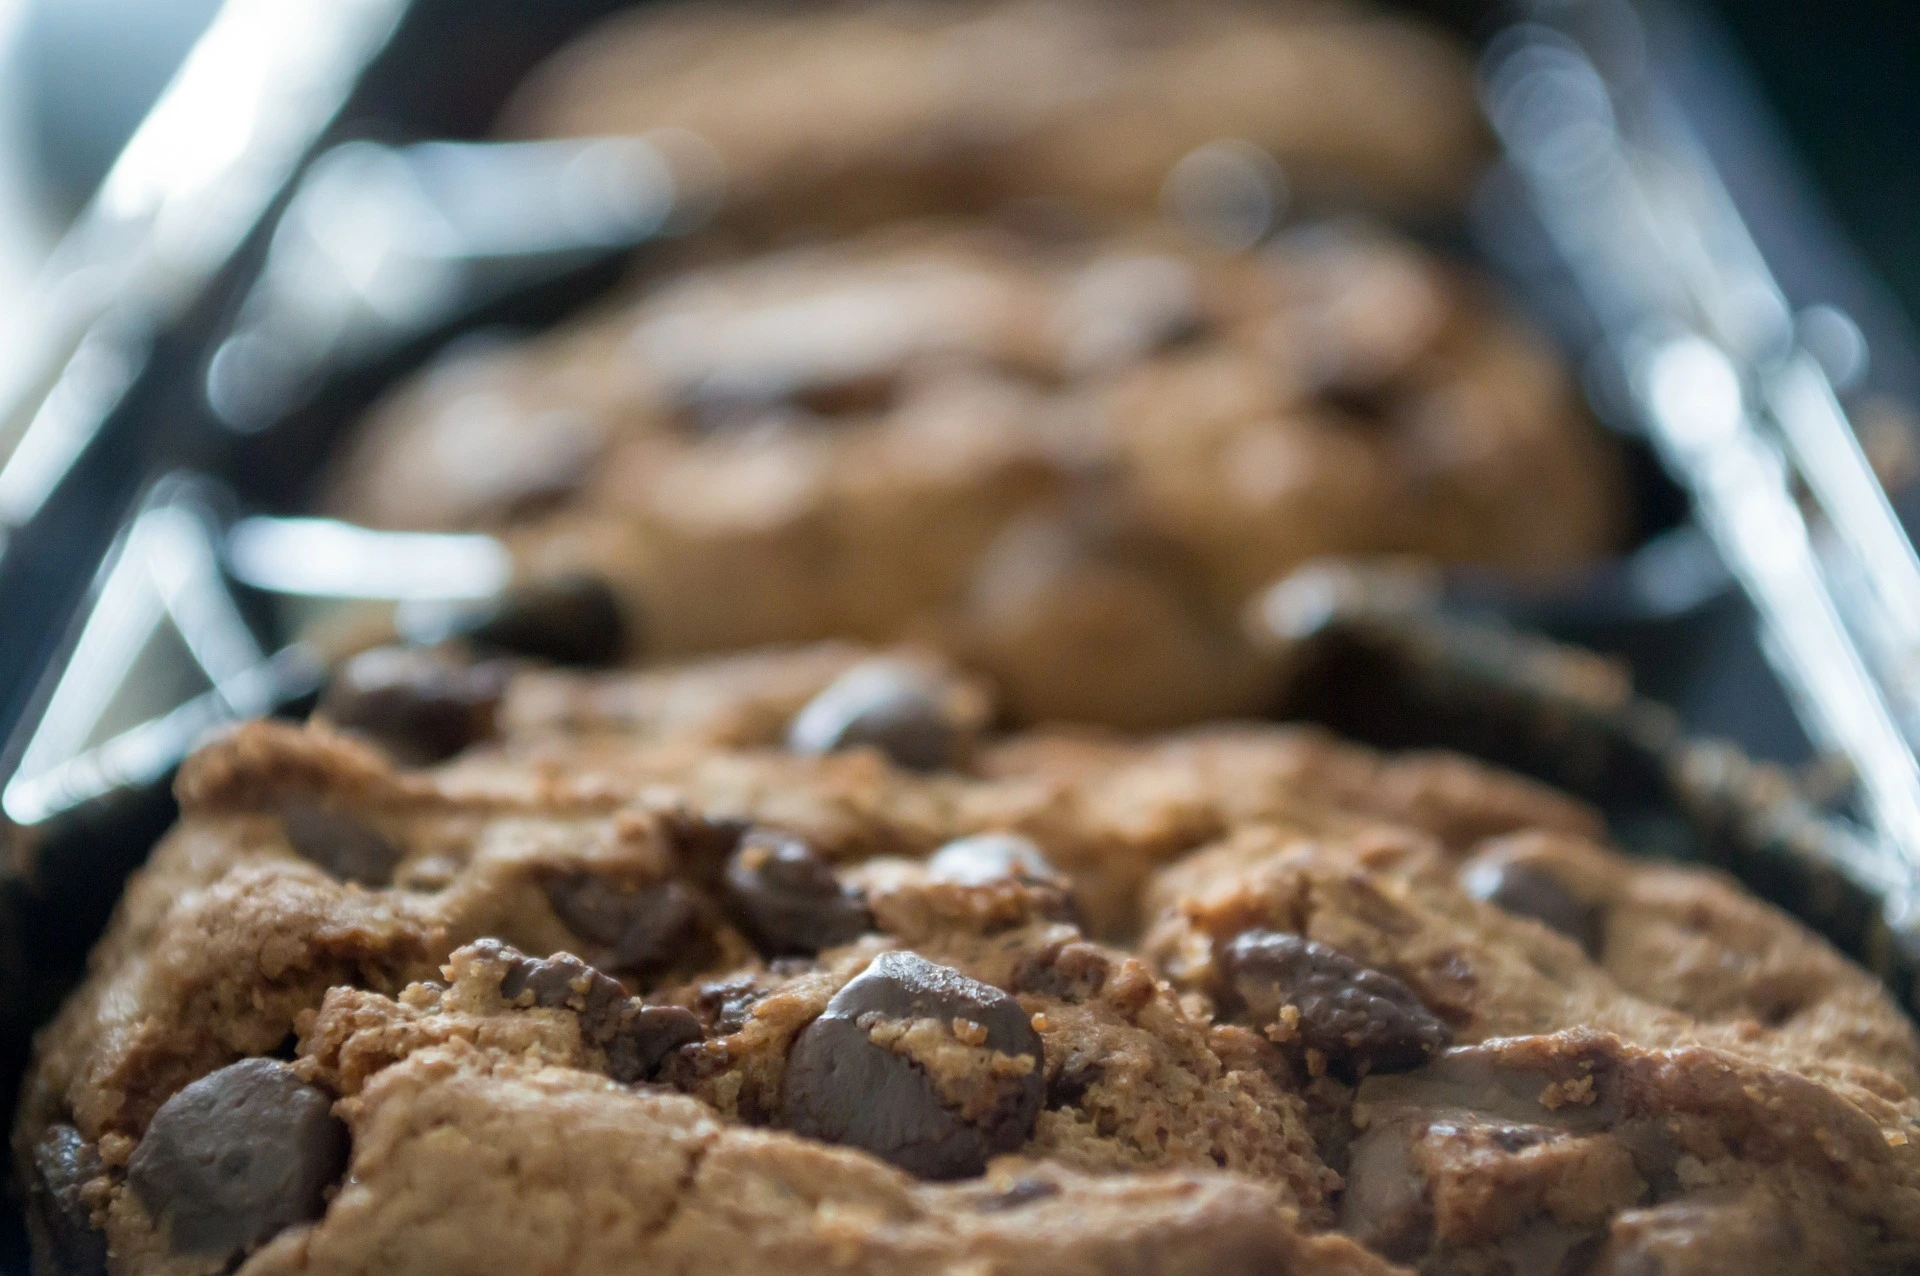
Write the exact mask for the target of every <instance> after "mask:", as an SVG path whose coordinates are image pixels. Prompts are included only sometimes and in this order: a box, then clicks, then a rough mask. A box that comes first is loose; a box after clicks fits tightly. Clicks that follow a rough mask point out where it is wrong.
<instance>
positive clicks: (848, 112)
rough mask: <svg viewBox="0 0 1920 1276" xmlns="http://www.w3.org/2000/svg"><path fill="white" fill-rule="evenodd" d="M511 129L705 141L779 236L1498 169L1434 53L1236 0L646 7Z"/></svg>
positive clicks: (533, 97) (711, 170) (537, 86)
mask: <svg viewBox="0 0 1920 1276" xmlns="http://www.w3.org/2000/svg"><path fill="white" fill-rule="evenodd" d="M506 126H507V129H508V131H509V132H511V133H516V134H519V135H561V136H576V135H588V136H591V135H595V134H603V133H651V134H653V135H654V136H656V137H660V138H661V139H662V141H663V142H664V143H665V145H666V147H667V150H668V153H669V154H670V155H674V156H676V157H679V158H682V159H683V160H688V159H690V158H691V157H690V156H688V154H687V152H688V148H689V145H690V142H691V139H698V144H699V146H700V150H701V152H702V154H703V156H704V162H703V163H698V164H692V163H690V164H688V166H687V169H686V172H685V173H684V174H683V175H684V176H686V177H688V178H691V179H692V180H695V181H702V180H713V179H717V184H718V186H719V188H720V194H721V197H722V199H723V200H724V201H725V203H726V205H727V206H728V208H729V215H730V217H731V219H732V220H733V221H734V222H735V223H736V224H745V225H748V226H750V227H753V228H755V229H758V230H761V231H765V232H774V233H778V232H781V231H792V230H794V229H796V228H804V229H818V228H821V227H846V226H850V225H858V224H870V223H872V222H875V221H878V220H882V219H885V218H890V217H899V216H903V215H911V214H915V213H927V212H943V211H945V212H952V211H970V212H981V211H988V210H991V209H994V208H996V207H999V206H1003V205H1006V204H1008V203H1012V202H1017V201H1035V200H1042V199H1045V200H1058V201H1062V202H1065V203H1068V204H1071V205H1074V206H1077V207H1078V208H1080V209H1082V210H1090V211H1094V212H1100V213H1111V214H1117V215H1120V216H1122V217H1128V216H1133V217H1137V216H1139V215H1141V214H1147V213H1152V212H1154V211H1155V209H1156V207H1158V206H1159V205H1161V204H1162V203H1163V202H1170V203H1173V204H1175V205H1176V206H1177V205H1181V204H1183V203H1187V202H1190V201H1198V202H1200V203H1202V204H1205V203H1206V202H1208V200H1209V199H1212V200H1226V201H1229V202H1231V201H1233V200H1234V199H1235V198H1236V197H1237V198H1238V199H1239V200H1240V201H1242V202H1245V201H1247V200H1249V199H1251V200H1256V201H1257V200H1259V199H1261V198H1263V197H1264V198H1265V199H1268V200H1272V201H1275V202H1278V201H1280V200H1284V199H1285V197H1286V192H1287V191H1288V190H1291V191H1294V192H1298V193H1301V194H1304V195H1306V196H1309V197H1316V198H1320V199H1348V200H1350V199H1355V198H1358V199H1361V200H1363V201H1365V202H1370V203H1379V202H1385V203H1388V204H1393V205H1397V206H1400V207H1411V208H1419V207H1434V206H1445V205H1449V204H1452V203H1454V202H1455V201H1457V200H1458V199H1459V198H1460V196H1461V195H1462V194H1463V193H1464V192H1465V190H1466V189H1467V187H1468V185H1469V183H1470V181H1471V179H1472V177H1473V175H1474V173H1475V172H1476V171H1477V169H1478V168H1479V166H1480V164H1481V162H1482V161H1483V160H1484V158H1485V153H1486V150H1487V147H1486V135H1485V130H1484V126H1483V125H1482V123H1481V121H1480V116H1479V112H1478V110H1477V108H1476V106H1475V102H1474V95H1473V84H1472V78H1471V76H1470V74H1469V72H1468V67H1467V63H1466V59H1465V57H1464V56H1462V54H1461V52H1460V51H1459V50H1457V49H1456V48H1454V47H1453V46H1452V45H1450V44H1448V43H1447V42H1446V41H1445V40H1444V39H1442V38H1440V37H1439V36H1437V35H1436V34H1434V33H1432V32H1430V31H1427V30H1424V29H1421V28H1418V27H1415V26H1413V25H1411V24H1409V23H1405V22H1401V21H1396V20H1389V19H1387V18H1384V17H1381V16H1379V15H1375V14H1371V13H1367V12H1364V11H1360V12H1356V11H1355V10H1352V9H1340V8H1336V7H1334V6H1331V5H1322V4H1313V3H1308V4H1296V3H1250V4H1242V3H1233V2H1232V0H1228V2H1227V3H1219V2H1217V0H1185V2H1178V3H1176V2H1171V0H1015V2H1013V3H975V2H970V0H960V2H958V3H943V4H939V5H923V4H911V3H880V4H824V5H805V6H775V5H711V4H677V5H656V6H648V7H646V8H644V9H640V10H637V11H635V12H633V13H632V14H629V15H623V16H621V17H619V18H616V19H615V20H614V21H612V22H611V23H609V24H607V25H606V26H604V27H602V28H600V29H598V30H595V31H593V32H590V33H589V34H588V35H587V36H585V37H584V38H582V39H581V40H580V41H579V42H577V43H576V44H575V45H573V46H572V47H570V48H568V49H566V50H564V51H562V52H561V53H560V54H559V55H558V56H557V57H556V58H554V59H553V60H552V61H551V62H549V63H548V64H547V65H546V66H545V67H544V68H542V69H541V70H540V71H538V72H536V73H535V75H534V77H533V79H532V81H531V82H530V83H529V84H528V85H527V86H526V87H525V88H524V89H523V90H522V91H521V93H520V96H519V98H518V100H517V101H516V102H514V103H513V104H512V105H511V106H510V107H509V108H508V111H507V118H506ZM1223 142H1224V143H1225V145H1224V146H1222V145H1219V144H1221V143H1223ZM1210 145H1213V146H1214V149H1213V150H1211V151H1209V150H1201V148H1203V147H1208V146H1210ZM1196 151H1200V154H1199V155H1198V156H1195V155H1194V153H1195V152H1196ZM1190 156H1193V157H1194V158H1191V159H1189V158H1188V157H1190ZM1183 159H1186V160H1187V163H1186V164H1185V166H1181V161H1182V160H1183ZM1223 170H1224V171H1223ZM1269 170H1271V171H1269ZM1170 176H1171V181H1170ZM1249 184H1252V188H1251V189H1243V188H1245V187H1247V186H1248V185H1249Z"/></svg>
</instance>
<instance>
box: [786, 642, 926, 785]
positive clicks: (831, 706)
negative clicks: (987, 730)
mask: <svg viewBox="0 0 1920 1276" xmlns="http://www.w3.org/2000/svg"><path fill="white" fill-rule="evenodd" d="M962 743H963V741H962V738H961V731H960V728H959V726H958V724H956V723H955V722H954V721H953V718H952V716H951V715H950V714H949V713H948V711H947V706H946V703H945V697H944V696H942V695H941V691H940V687H939V686H938V685H937V684H936V683H935V682H934V681H933V680H932V679H931V678H929V677H928V676H927V675H926V674H923V673H921V672H920V671H919V670H916V669H914V668H913V667H912V666H911V665H905V664H902V663H900V662H899V661H895V660H869V661H867V662H865V663H863V664H859V665H855V666H854V667H853V668H851V669H849V670H847V672H845V673H843V674H841V675H840V677H839V678H837V679H835V680H834V682H833V683H832V684H831V685H830V686H828V687H827V689H826V690H824V691H822V692H821V693H820V694H819V695H817V696H815V697H814V698H813V699H812V700H810V701H808V703H807V706H806V708H804V709H802V710H801V711H800V712H799V713H798V714H796V715H795V716H794V719H793V725H792V726H791V727H789V728H788V730H787V747H788V748H790V749H792V750H793V751H794V752H796V753H810V754H820V753H832V752H835V751H837V750H840V749H858V748H873V749H878V750H879V751H880V752H882V753H884V754H885V755H886V756H887V757H888V759H890V760H891V761H892V762H893V763H894V765H895V766H900V767H905V768H906V769H908V770H910V771H938V770H942V769H944V768H948V767H952V766H953V765H954V764H955V763H956V762H957V761H958V760H959V757H960V753H961V745H962Z"/></svg>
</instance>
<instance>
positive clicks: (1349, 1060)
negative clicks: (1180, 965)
mask: <svg viewBox="0 0 1920 1276" xmlns="http://www.w3.org/2000/svg"><path fill="white" fill-rule="evenodd" d="M1223 964H1224V965H1225V968H1226V971H1227V975H1228V976H1229V978H1231V979H1232V981H1233V987H1234V991H1235V992H1237V993H1238V994H1239V996H1240V999H1241V1000H1242V1001H1244V1002H1245V1003H1246V1006H1247V1009H1248V1010H1249V1011H1251V1012H1252V1014H1253V1016H1254V1018H1255V1019H1257V1020H1259V1021H1260V1022H1262V1023H1263V1024H1271V1023H1278V1024H1280V1025H1281V1027H1282V1028H1286V1029H1290V1031H1291V1035H1290V1036H1288V1035H1282V1036H1281V1037H1280V1038H1279V1039H1280V1040H1281V1041H1282V1043H1283V1044H1288V1043H1289V1042H1298V1043H1299V1045H1301V1046H1302V1047H1304V1048H1305V1049H1307V1050H1311V1051H1319V1052H1320V1053H1321V1054H1322V1055H1323V1056H1325V1058H1326V1060H1327V1062H1328V1063H1329V1064H1330V1065H1331V1066H1332V1067H1334V1068H1336V1069H1338V1070H1339V1071H1341V1072H1343V1073H1346V1074H1349V1075H1364V1074H1366V1073H1369V1072H1404V1071H1406V1070H1407V1069H1409V1068H1417V1067H1419V1066H1420V1065H1421V1064H1422V1063H1425V1062H1426V1061H1427V1060H1428V1059H1429V1058H1431V1057H1432V1056H1433V1055H1434V1054H1435V1053H1437V1052H1438V1051H1440V1050H1443V1049H1445V1048H1446V1047H1447V1046H1448V1045H1450V1044H1451V1043H1452V1041H1453V1032H1452V1030H1451V1029H1449V1028H1448V1027H1447V1025H1446V1024H1445V1023H1443V1022H1441V1021H1440V1020H1439V1019H1437V1018H1435V1017H1434V1015H1433V1013H1432V1012H1431V1011H1429V1010H1428V1009H1427V1008H1426V1007H1425V1006H1423V1005H1421V1004H1420V999H1419V998H1418V997H1416V996H1414V994H1413V990H1412V989H1410V988H1408V987H1407V986H1406V985H1405V984H1403V983H1401V982H1400V981H1399V980H1398V979H1395V978H1394V977H1393V976H1391V975H1387V974H1383V973H1381V972H1380V971H1377V970H1373V969H1371V968H1369V967H1367V966H1363V965H1361V964H1360V963H1359V962H1357V961H1355V960H1353V958H1351V957H1348V956H1347V955H1346V954H1344V953H1341V952H1339V951H1337V950H1335V949H1332V948H1329V947H1327V946H1326V945H1325V944H1319V943H1315V942H1314V941H1313V940H1310V939H1305V938H1302V937H1301V936H1299V935H1294V934H1289V933H1286V932H1284V931H1273V930H1250V931H1247V932H1246V933H1245V934H1243V935H1240V936H1239V937H1237V938H1236V939H1235V940H1234V941H1233V942H1232V943H1231V944H1228V945H1227V948H1226V952H1225V955H1224V963H1223ZM1288 1006H1291V1007H1293V1009H1294V1011H1296V1012H1297V1013H1298V1016H1299V1018H1298V1020H1297V1022H1293V1021H1292V1016H1291V1015H1283V1010H1284V1008H1285V1007H1288Z"/></svg>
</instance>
